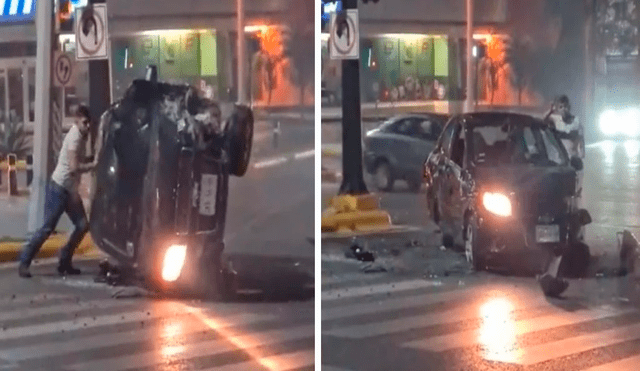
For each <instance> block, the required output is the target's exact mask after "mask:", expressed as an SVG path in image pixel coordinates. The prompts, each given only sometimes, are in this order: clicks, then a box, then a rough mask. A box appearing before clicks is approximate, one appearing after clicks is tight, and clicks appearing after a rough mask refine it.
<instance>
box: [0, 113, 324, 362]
mask: <svg viewBox="0 0 640 371" xmlns="http://www.w3.org/2000/svg"><path fill="white" fill-rule="evenodd" d="M270 129H271V127H270V126H269V125H268V124H266V123H263V124H262V125H258V126H257V127H256V132H255V140H254V147H253V151H252V158H251V164H250V169H249V171H248V172H247V173H246V175H245V176H244V177H242V178H234V177H232V178H231V181H230V194H229V206H228V214H227V223H226V238H225V243H226V250H225V255H226V256H227V257H228V258H229V259H230V260H231V262H232V264H233V268H234V269H235V270H236V271H237V272H238V280H239V283H240V286H241V289H242V293H241V295H240V296H239V298H237V299H235V300H233V301H231V302H206V301H204V302H203V301H193V300H183V299H177V298H150V297H147V296H146V295H145V296H142V297H139V295H137V294H136V293H138V292H139V290H138V289H137V288H136V287H133V286H130V287H124V288H122V287H111V286H108V285H106V284H103V283H94V282H93V278H94V276H95V275H96V274H97V272H98V268H97V263H98V260H95V259H94V260H89V261H84V262H80V260H79V259H77V264H78V265H79V266H80V268H82V269H83V272H84V274H83V275H81V276H79V277H69V278H66V279H62V278H60V277H58V276H57V275H54V274H53V272H55V262H51V264H47V265H43V266H34V267H33V268H32V272H33V273H34V278H33V279H31V280H23V279H20V278H18V276H17V272H16V266H15V264H13V265H9V266H7V267H2V266H0V369H7V370H25V371H37V370H42V371H44V370H55V371H57V370H104V371H112V370H167V371H169V370H172V371H173V370H196V369H198V370H210V369H215V370H269V371H273V370H300V371H302V370H304V371H309V370H313V369H314V368H313V364H314V301H313V291H312V290H313V287H312V286H311V284H312V283H313V268H314V267H313V254H314V251H313V248H314V247H313V245H312V244H311V243H309V242H308V237H309V236H311V235H312V234H313V223H314V217H313V206H314V186H313V184H314V183H313V179H314V160H313V134H314V132H313V123H312V122H299V121H297V120H296V121H294V120H292V121H290V122H284V121H283V122H282V123H281V128H280V129H281V136H280V138H279V139H280V140H279V142H278V145H277V146H274V142H273V135H272V134H273V131H272V130H270ZM27 201H28V200H27V199H26V198H24V197H23V198H17V199H16V198H12V199H7V198H5V199H0V202H3V203H1V204H0V205H1V206H2V208H0V215H2V216H3V220H10V221H11V224H12V225H11V226H8V225H6V224H4V225H3V226H2V227H6V228H2V229H3V231H6V232H3V233H5V234H7V233H10V235H16V236H17V237H21V235H20V234H22V235H24V232H25V230H26V229H25V226H24V225H23V223H26V213H25V211H26V205H27ZM9 206H11V207H9ZM2 213H4V215H3V214H2ZM23 221H24V222H23ZM65 223H68V221H63V223H62V225H61V229H64V228H65ZM14 224H15V225H14ZM67 226H68V224H67ZM11 227H13V228H11ZM1 234H2V233H0V235H1ZM121 289H124V290H125V291H124V293H125V294H126V295H129V294H132V293H133V294H135V295H134V297H133V298H123V299H115V298H112V294H114V293H115V292H118V291H119V290H121Z"/></svg>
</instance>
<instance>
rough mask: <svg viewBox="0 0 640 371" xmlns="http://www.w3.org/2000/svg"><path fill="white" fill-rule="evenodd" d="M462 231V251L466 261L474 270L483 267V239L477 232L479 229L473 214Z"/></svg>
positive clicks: (484, 266)
mask: <svg viewBox="0 0 640 371" xmlns="http://www.w3.org/2000/svg"><path fill="white" fill-rule="evenodd" d="M464 232H465V233H464V253H465V257H466V259H467V262H469V264H471V266H472V267H473V269H474V270H476V271H480V270H483V269H485V268H486V265H485V260H486V259H485V256H484V251H483V243H484V241H483V239H482V234H481V233H479V232H480V229H479V227H478V222H477V220H476V217H475V216H470V217H469V219H468V220H467V225H466V227H465V230H464Z"/></svg>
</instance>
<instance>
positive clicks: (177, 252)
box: [162, 245, 187, 282]
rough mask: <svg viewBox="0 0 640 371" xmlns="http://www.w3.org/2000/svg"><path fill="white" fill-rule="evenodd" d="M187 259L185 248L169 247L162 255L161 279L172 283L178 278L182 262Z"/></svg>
mask: <svg viewBox="0 0 640 371" xmlns="http://www.w3.org/2000/svg"><path fill="white" fill-rule="evenodd" d="M186 257H187V246H185V245H171V246H169V248H168V249H167V251H166V252H165V253H164V261H163V263H162V279H163V280H165V281H168V282H174V281H176V280H177V279H178V277H180V273H181V272H182V266H183V265H184V260H185V258H186Z"/></svg>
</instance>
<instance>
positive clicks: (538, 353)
mask: <svg viewBox="0 0 640 371" xmlns="http://www.w3.org/2000/svg"><path fill="white" fill-rule="evenodd" d="M638 339H640V324H635V325H632V326H626V327H619V328H614V329H611V330H606V331H600V332H596V333H593V334H588V335H582V336H576V337H572V338H569V339H565V340H560V341H554V342H551V343H545V344H541V345H536V346H532V347H527V348H524V349H521V350H520V351H519V354H518V355H517V357H515V358H514V362H512V363H516V364H519V365H524V366H528V365H533V364H537V363H540V362H545V361H548V360H552V359H557V358H560V357H565V356H568V355H571V354H577V353H581V352H586V351H589V350H593V349H597V348H604V347H607V346H610V345H615V344H619V343H623V342H625V341H632V340H638ZM515 352H516V351H511V352H509V353H507V354H505V355H504V356H506V357H510V356H512V355H514V354H515ZM489 360H491V359H489Z"/></svg>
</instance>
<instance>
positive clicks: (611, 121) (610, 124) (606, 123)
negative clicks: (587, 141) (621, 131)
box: [600, 110, 619, 135]
mask: <svg viewBox="0 0 640 371" xmlns="http://www.w3.org/2000/svg"><path fill="white" fill-rule="evenodd" d="M618 120H619V118H618V115H616V112H615V111H613V110H606V111H604V112H602V114H601V115H600V130H602V132H603V133H604V134H607V135H611V134H615V133H616V131H617V127H618V124H619V122H618Z"/></svg>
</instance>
